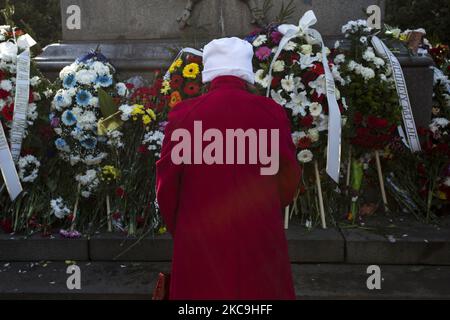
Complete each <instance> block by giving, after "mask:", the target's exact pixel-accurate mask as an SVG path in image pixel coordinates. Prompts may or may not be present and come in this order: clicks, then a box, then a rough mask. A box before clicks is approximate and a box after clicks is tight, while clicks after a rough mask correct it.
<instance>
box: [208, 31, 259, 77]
mask: <svg viewBox="0 0 450 320" xmlns="http://www.w3.org/2000/svg"><path fill="white" fill-rule="evenodd" d="M252 60H253V47H252V45H251V44H250V43H248V42H247V41H244V40H241V39H239V38H235V37H234V38H223V39H217V40H214V41H212V42H210V43H209V44H207V45H206V46H205V48H204V50H203V64H204V71H203V83H207V82H211V81H213V80H214V79H215V78H217V77H220V76H235V77H238V78H241V79H243V80H245V81H247V82H249V83H251V84H254V83H255V74H254V72H253V64H252Z"/></svg>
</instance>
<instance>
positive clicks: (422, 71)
mask: <svg viewBox="0 0 450 320" xmlns="http://www.w3.org/2000/svg"><path fill="white" fill-rule="evenodd" d="M399 61H400V64H401V65H402V67H403V73H404V75H405V80H406V85H407V86H408V93H409V98H410V100H411V107H412V110H413V114H414V120H415V122H416V125H417V126H418V127H423V128H428V126H429V124H430V122H431V109H432V99H433V70H432V69H430V67H431V66H432V65H433V60H432V59H431V58H428V57H400V58H399Z"/></svg>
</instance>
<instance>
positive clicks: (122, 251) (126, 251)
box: [89, 233, 173, 262]
mask: <svg viewBox="0 0 450 320" xmlns="http://www.w3.org/2000/svg"><path fill="white" fill-rule="evenodd" d="M172 251H173V242H172V238H171V236H170V235H169V234H165V235H162V236H155V238H152V237H145V238H143V239H138V238H126V237H124V236H123V235H120V234H113V233H112V234H110V233H104V234H99V235H95V236H93V237H92V238H91V239H90V241H89V255H90V259H91V260H92V261H151V262H155V261H158V262H159V261H171V260H172Z"/></svg>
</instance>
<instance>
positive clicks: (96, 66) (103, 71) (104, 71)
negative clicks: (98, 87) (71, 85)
mask: <svg viewBox="0 0 450 320" xmlns="http://www.w3.org/2000/svg"><path fill="white" fill-rule="evenodd" d="M91 69H92V70H94V71H95V72H96V73H97V74H98V75H99V76H104V75H109V74H110V69H109V68H108V66H107V65H105V64H104V63H101V62H99V61H95V62H94V63H93V64H92V65H91Z"/></svg>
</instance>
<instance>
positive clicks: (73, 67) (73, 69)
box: [59, 63, 78, 80]
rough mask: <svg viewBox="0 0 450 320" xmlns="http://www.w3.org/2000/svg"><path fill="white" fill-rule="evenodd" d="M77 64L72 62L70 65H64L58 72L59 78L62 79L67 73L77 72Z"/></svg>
mask: <svg viewBox="0 0 450 320" xmlns="http://www.w3.org/2000/svg"><path fill="white" fill-rule="evenodd" d="M77 69H78V66H77V64H76V63H72V64H71V65H70V66H67V67H64V68H63V69H62V70H61V72H60V73H59V78H60V79H61V80H64V79H65V78H66V77H67V76H68V75H70V74H73V75H74V74H75V73H76V72H77Z"/></svg>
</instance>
